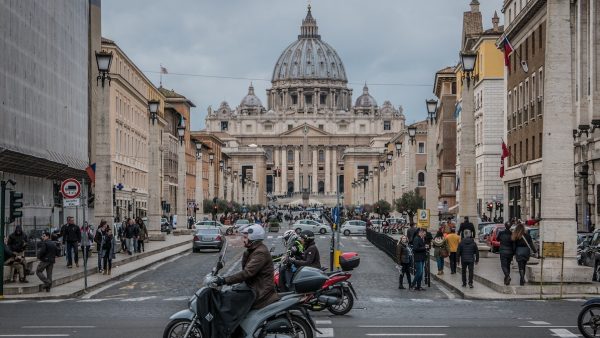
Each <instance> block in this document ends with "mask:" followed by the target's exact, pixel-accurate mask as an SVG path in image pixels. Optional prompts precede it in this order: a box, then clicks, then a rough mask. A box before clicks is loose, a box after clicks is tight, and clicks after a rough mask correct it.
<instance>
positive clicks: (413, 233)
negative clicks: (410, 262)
mask: <svg viewBox="0 0 600 338" xmlns="http://www.w3.org/2000/svg"><path fill="white" fill-rule="evenodd" d="M418 233H419V229H418V228H417V227H416V226H415V223H411V224H410V227H409V228H408V230H407V231H406V237H408V243H410V244H412V242H413V240H414V239H415V237H416V236H417V234H418Z"/></svg>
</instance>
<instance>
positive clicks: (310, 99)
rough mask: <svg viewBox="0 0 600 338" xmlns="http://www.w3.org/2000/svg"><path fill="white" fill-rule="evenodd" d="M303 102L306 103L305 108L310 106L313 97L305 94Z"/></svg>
mask: <svg viewBox="0 0 600 338" xmlns="http://www.w3.org/2000/svg"><path fill="white" fill-rule="evenodd" d="M304 102H305V103H306V105H307V106H312V104H313V96H312V94H305V95H304Z"/></svg>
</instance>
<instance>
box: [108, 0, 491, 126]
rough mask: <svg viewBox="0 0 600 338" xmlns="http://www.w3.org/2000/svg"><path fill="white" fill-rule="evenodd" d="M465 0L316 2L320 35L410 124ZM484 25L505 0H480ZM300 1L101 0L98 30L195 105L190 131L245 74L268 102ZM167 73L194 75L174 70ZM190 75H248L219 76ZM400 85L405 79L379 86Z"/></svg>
mask: <svg viewBox="0 0 600 338" xmlns="http://www.w3.org/2000/svg"><path fill="white" fill-rule="evenodd" d="M470 2H471V0H417V1H413V0H369V1H365V0H363V1H359V0H313V1H312V8H313V9H312V13H313V16H314V18H315V19H316V20H317V23H318V25H319V33H320V34H321V38H322V39H323V40H324V41H325V42H327V43H329V44H330V45H331V46H332V47H333V48H335V49H336V50H337V52H338V54H339V55H340V57H341V59H342V62H343V63H344V66H345V68H346V74H347V76H348V80H349V82H350V84H349V86H350V87H351V88H353V89H354V96H353V99H356V98H357V97H358V95H360V94H361V92H362V84H363V83H364V82H367V83H368V84H370V85H369V90H370V93H371V95H373V96H374V97H375V99H376V100H377V103H378V104H379V105H381V104H382V103H383V102H384V101H385V100H390V101H391V102H392V104H393V105H394V106H399V105H402V106H403V107H404V113H405V115H406V116H407V122H409V123H412V122H415V121H418V120H422V119H423V118H424V117H425V115H426V112H425V103H424V101H425V99H427V98H430V97H432V96H433V93H432V85H433V78H434V74H435V72H436V71H437V70H439V69H442V68H444V67H446V66H449V65H454V64H455V63H456V62H457V61H458V50H459V47H460V35H461V30H462V13H463V12H464V11H468V10H469V3H470ZM480 3H481V12H482V15H483V23H484V29H487V28H490V27H491V18H492V16H493V14H494V11H495V10H498V15H499V16H500V18H501V20H502V21H501V24H502V22H503V15H502V13H500V8H501V5H502V0H480ZM306 6H307V1H306V0H220V1H217V0H212V1H209V0H170V1H165V0H163V1H160V0H127V1H123V0H103V1H102V34H103V36H104V37H107V38H109V39H112V40H115V42H116V43H117V44H118V45H119V46H120V47H121V49H122V50H124V51H125V53H126V54H127V55H128V56H129V57H130V58H131V59H132V60H133V61H134V62H135V63H136V64H137V66H138V67H139V68H140V69H142V70H143V71H144V72H145V74H146V76H148V78H149V79H150V80H152V81H153V82H154V83H155V85H157V86H158V84H159V75H158V73H157V72H158V71H159V69H160V64H162V65H163V66H164V67H165V68H167V70H168V71H169V73H170V74H169V75H164V76H163V86H164V87H166V88H169V89H173V90H175V91H176V92H178V93H180V94H183V95H185V96H186V97H187V98H189V99H190V100H191V101H192V102H194V103H195V104H196V106H197V107H196V108H194V109H193V110H192V128H193V129H201V128H203V127H204V118H205V117H206V109H207V107H208V106H209V105H212V106H213V108H216V107H218V106H219V104H220V103H221V101H223V100H226V101H227V102H229V104H230V106H231V107H235V106H237V105H239V103H240V101H241V99H242V98H243V97H244V96H245V95H246V93H247V90H248V85H249V84H250V80H247V79H250V78H252V79H256V80H253V83H254V87H255V89H256V94H257V95H258V97H259V98H260V99H261V101H262V102H263V105H265V106H266V96H265V89H267V88H269V87H270V85H271V83H270V79H271V75H272V72H273V67H274V66H275V62H276V61H277V58H278V57H279V55H280V53H281V52H282V51H283V50H284V49H285V47H287V46H288V45H289V44H290V43H292V42H293V41H295V40H296V39H297V35H298V34H299V32H300V25H301V23H302V19H303V18H304V17H305V15H306ZM173 73H181V74H193V75H195V76H182V75H174V74H173ZM197 75H211V76H213V75H214V76H225V77H235V78H246V79H219V78H213V77H204V76H197ZM377 84H404V85H377Z"/></svg>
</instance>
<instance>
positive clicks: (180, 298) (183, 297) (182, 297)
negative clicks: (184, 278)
mask: <svg viewBox="0 0 600 338" xmlns="http://www.w3.org/2000/svg"><path fill="white" fill-rule="evenodd" d="M188 299H190V297H188V296H181V297H171V298H165V299H163V300H188Z"/></svg>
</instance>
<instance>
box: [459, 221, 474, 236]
mask: <svg viewBox="0 0 600 338" xmlns="http://www.w3.org/2000/svg"><path fill="white" fill-rule="evenodd" d="M466 230H469V231H470V234H471V236H472V237H473V238H475V226H474V225H473V223H471V222H469V217H467V216H465V221H464V222H462V223H461V224H460V229H458V235H459V236H460V238H461V239H462V238H465V237H466V236H465V231H466Z"/></svg>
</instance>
